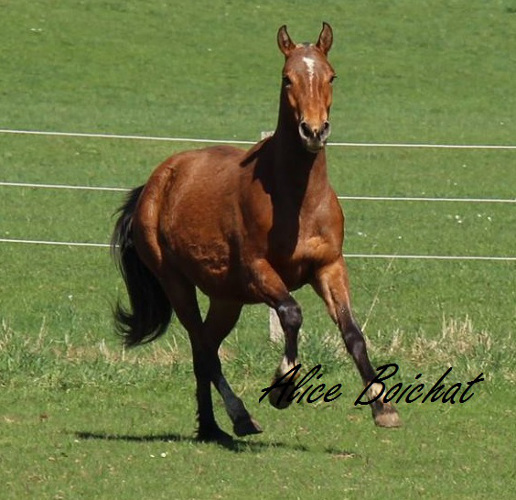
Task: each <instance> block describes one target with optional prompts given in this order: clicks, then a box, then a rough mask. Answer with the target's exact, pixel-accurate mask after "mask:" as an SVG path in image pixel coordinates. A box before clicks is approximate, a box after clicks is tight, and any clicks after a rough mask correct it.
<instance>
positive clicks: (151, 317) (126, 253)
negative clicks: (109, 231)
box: [111, 186, 172, 347]
mask: <svg viewBox="0 0 516 500" xmlns="http://www.w3.org/2000/svg"><path fill="white" fill-rule="evenodd" d="M143 188H144V186H140V187H138V188H136V189H133V190H132V191H131V192H130V193H129V196H128V197H127V200H126V202H125V203H124V205H122V207H120V210H119V213H120V216H119V218H118V220H117V222H116V225H115V230H114V231H113V236H112V239H111V251H112V253H113V257H114V258H115V261H116V263H117V266H118V268H119V270H120V272H121V274H122V277H123V278H124V281H125V286H126V287H127V292H128V294H129V301H130V304H131V308H130V310H127V309H125V308H124V307H123V306H122V305H121V303H120V301H118V303H117V305H116V307H115V311H114V316H115V324H116V329H117V331H118V332H119V333H120V335H121V336H122V337H123V338H124V344H125V345H126V346H128V347H131V346H136V345H139V344H145V343H147V342H151V341H152V340H155V339H156V338H158V337H159V336H161V335H163V334H164V333H165V331H166V329H167V326H168V324H169V323H170V319H171V318H172V307H171V305H170V302H169V301H168V298H167V296H166V295H165V292H164V291H163V288H161V285H160V283H159V282H158V280H157V279H156V278H155V277H154V275H153V274H152V273H151V272H150V270H149V269H148V268H147V267H146V266H145V264H144V263H143V262H142V261H141V259H140V257H139V256H138V254H137V253H136V248H135V247H134V244H133V238H132V220H133V214H134V210H135V209H136V204H137V203H138V199H139V197H140V194H141V192H142V191H143ZM131 311H132V312H131Z"/></svg>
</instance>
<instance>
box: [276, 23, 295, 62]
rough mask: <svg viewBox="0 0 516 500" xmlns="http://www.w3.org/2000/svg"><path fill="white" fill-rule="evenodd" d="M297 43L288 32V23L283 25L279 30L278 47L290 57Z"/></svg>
mask: <svg viewBox="0 0 516 500" xmlns="http://www.w3.org/2000/svg"><path fill="white" fill-rule="evenodd" d="M295 46H296V44H295V43H294V42H293V41H292V39H291V38H290V35H289V34H288V33H287V27H286V25H283V26H282V27H281V28H280V29H279V30H278V47H279V49H280V50H281V52H283V54H285V57H288V56H289V55H290V54H291V53H292V51H293V50H294V48H295Z"/></svg>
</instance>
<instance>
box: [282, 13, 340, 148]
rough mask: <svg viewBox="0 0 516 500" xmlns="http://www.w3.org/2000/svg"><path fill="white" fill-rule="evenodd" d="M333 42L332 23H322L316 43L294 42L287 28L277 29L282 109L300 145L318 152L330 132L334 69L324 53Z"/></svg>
mask: <svg viewBox="0 0 516 500" xmlns="http://www.w3.org/2000/svg"><path fill="white" fill-rule="evenodd" d="M332 42H333V32H332V29H331V26H330V25H329V24H327V23H323V28H322V30H321V33H320V34H319V39H318V41H317V43H315V44H311V43H294V42H293V41H292V39H291V38H290V36H289V34H288V33H287V27H286V26H282V27H281V28H280V29H279V31H278V46H279V48H280V50H281V52H282V53H283V54H284V55H285V65H284V66H283V73H282V74H283V83H282V90H281V105H282V112H283V113H286V114H288V118H289V120H288V122H290V126H294V127H296V128H297V133H298V134H299V138H300V139H301V143H302V145H303V147H304V148H305V149H306V150H307V151H309V152H311V153H317V152H318V151H320V150H321V149H322V148H323V147H324V145H325V143H326V140H327V139H328V136H329V135H330V122H329V115H330V106H331V102H332V82H333V80H334V79H335V71H334V70H333V68H332V67H331V65H330V63H329V62H328V59H327V55H328V52H329V50H330V48H331V45H332Z"/></svg>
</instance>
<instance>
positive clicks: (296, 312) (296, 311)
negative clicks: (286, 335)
mask: <svg viewBox="0 0 516 500" xmlns="http://www.w3.org/2000/svg"><path fill="white" fill-rule="evenodd" d="M276 312H277V313H278V317H279V320H280V323H281V326H282V327H283V330H285V331H286V332H291V331H293V332H296V333H297V332H298V331H299V329H300V328H301V324H302V323H303V313H302V311H301V307H300V306H299V304H298V303H297V302H296V301H295V300H294V299H293V298H292V297H290V298H289V299H288V300H286V301H284V302H282V303H281V304H280V305H279V306H278V308H277V309H276Z"/></svg>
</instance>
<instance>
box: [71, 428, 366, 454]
mask: <svg viewBox="0 0 516 500" xmlns="http://www.w3.org/2000/svg"><path fill="white" fill-rule="evenodd" d="M73 434H74V436H75V438H76V439H83V440H90V439H93V440H101V441H125V442H133V443H151V442H163V443H194V444H203V442H202V441H200V440H199V439H197V438H196V437H195V436H185V435H181V434H175V433H172V434H151V435H134V434H132V435H128V434H108V433H106V432H84V431H82V432H81V431H78V432H74V433H73ZM214 443H215V444H218V445H219V446H221V447H222V448H225V449H226V450H229V451H232V452H234V453H243V452H253V453H258V452H260V451H264V450H267V449H270V448H283V449H290V450H292V451H302V452H306V451H313V450H310V448H308V447H307V446H305V445H302V444H296V443H284V442H282V441H268V442H265V441H244V440H243V439H230V440H224V441H215V442H214ZM325 452H326V453H329V454H331V455H334V456H337V457H341V456H342V457H347V458H351V457H356V456H357V454H355V453H353V452H350V451H345V450H337V449H335V448H326V449H325Z"/></svg>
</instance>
